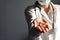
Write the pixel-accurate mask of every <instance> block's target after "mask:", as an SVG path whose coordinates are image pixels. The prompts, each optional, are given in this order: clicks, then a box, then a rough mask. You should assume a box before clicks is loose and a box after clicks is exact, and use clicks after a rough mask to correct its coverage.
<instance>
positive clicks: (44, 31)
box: [40, 24, 46, 33]
mask: <svg viewBox="0 0 60 40" xmlns="http://www.w3.org/2000/svg"><path fill="white" fill-rule="evenodd" d="M40 27H41V28H42V30H43V33H46V30H45V28H44V27H43V25H41V24H40Z"/></svg>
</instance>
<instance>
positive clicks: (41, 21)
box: [34, 18, 50, 33]
mask: <svg viewBox="0 0 60 40" xmlns="http://www.w3.org/2000/svg"><path fill="white" fill-rule="evenodd" d="M34 27H35V28H37V29H38V30H39V31H40V32H43V33H46V32H48V31H49V27H50V24H49V22H48V21H47V19H46V18H36V19H35V20H34Z"/></svg>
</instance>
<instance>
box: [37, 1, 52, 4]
mask: <svg viewBox="0 0 60 40" xmlns="http://www.w3.org/2000/svg"><path fill="white" fill-rule="evenodd" d="M38 2H39V3H40V4H41V5H46V4H49V3H50V2H51V0H38Z"/></svg>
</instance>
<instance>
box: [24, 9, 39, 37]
mask: <svg viewBox="0 0 60 40" xmlns="http://www.w3.org/2000/svg"><path fill="white" fill-rule="evenodd" d="M25 18H26V21H27V24H28V30H29V33H30V35H32V36H34V37H38V36H39V35H40V31H39V30H37V29H36V28H34V27H33V21H34V20H35V19H36V18H37V17H36V14H35V11H34V9H33V8H32V9H26V10H25Z"/></svg>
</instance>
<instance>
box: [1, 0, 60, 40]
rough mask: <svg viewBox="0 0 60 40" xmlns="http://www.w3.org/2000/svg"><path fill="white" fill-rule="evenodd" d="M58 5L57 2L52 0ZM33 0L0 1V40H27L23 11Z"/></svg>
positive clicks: (57, 0)
mask: <svg viewBox="0 0 60 40" xmlns="http://www.w3.org/2000/svg"><path fill="white" fill-rule="evenodd" d="M52 1H53V2H54V3H58V4H60V3H59V2H60V1H59V0H52ZM34 2H35V0H0V9H1V10H0V40H27V37H28V26H27V23H26V20H25V15H24V10H25V8H26V7H27V6H28V5H31V4H33V3H34Z"/></svg>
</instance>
